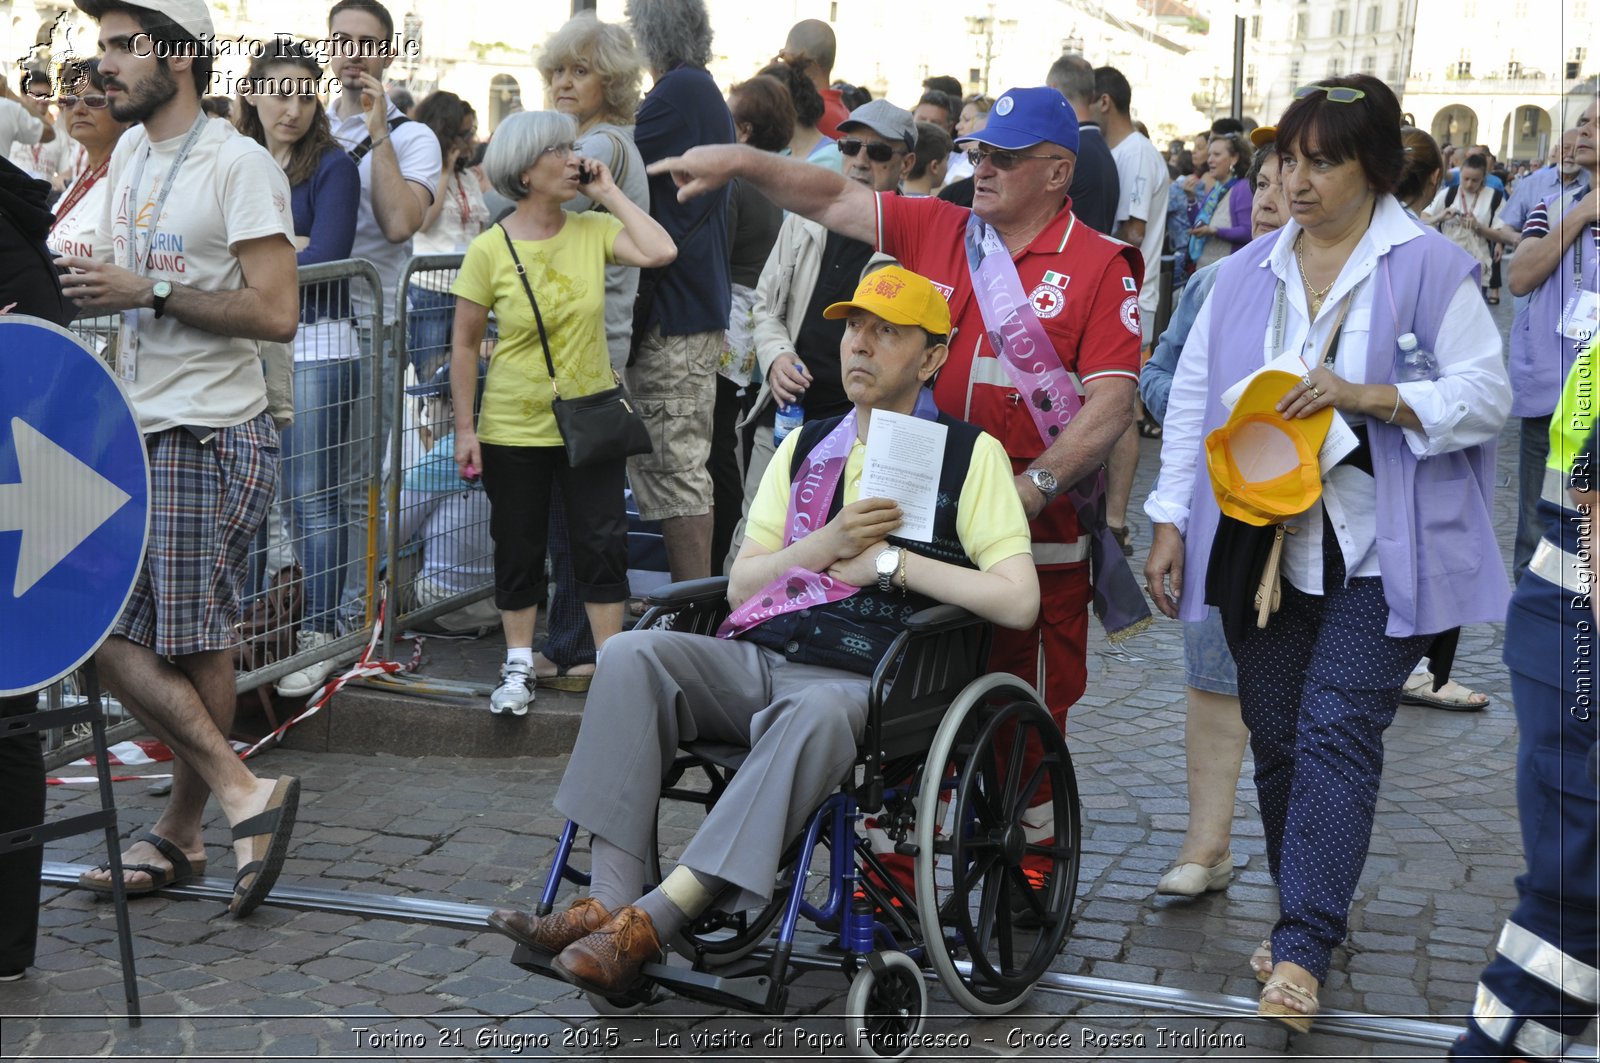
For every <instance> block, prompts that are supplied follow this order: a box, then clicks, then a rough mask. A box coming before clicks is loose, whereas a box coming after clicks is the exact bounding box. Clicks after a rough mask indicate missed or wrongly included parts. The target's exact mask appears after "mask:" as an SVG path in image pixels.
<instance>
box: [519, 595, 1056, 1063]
mask: <svg viewBox="0 0 1600 1063" xmlns="http://www.w3.org/2000/svg"><path fill="white" fill-rule="evenodd" d="M647 604H648V609H647V611H646V613H645V615H644V616H643V617H642V618H641V619H640V621H639V624H638V627H639V628H640V629H649V628H654V629H662V630H671V631H682V632H692V633H696V634H700V635H704V636H707V637H711V636H712V635H713V634H714V633H715V631H716V629H717V627H718V625H719V624H720V623H721V622H722V620H723V619H724V617H726V615H727V612H728V604H727V580H726V579H722V578H712V579H702V580H691V581H687V582H683V583H676V584H671V585H669V586H667V587H664V588H662V589H661V590H659V591H657V592H656V593H655V594H654V595H652V596H651V598H650V599H648V602H647ZM990 638H991V631H990V628H989V626H988V624H987V623H985V622H984V621H981V620H979V619H978V618H976V617H974V616H973V615H972V614H970V613H968V612H967V611H966V610H964V609H960V608H958V607H955V606H949V605H941V606H936V607H933V608H930V609H925V610H922V611H921V612H918V613H916V614H914V615H913V616H912V617H911V618H910V620H909V622H908V623H907V625H906V628H905V630H904V631H902V632H901V633H900V634H899V635H898V636H897V637H896V639H895V641H894V642H893V643H892V645H891V646H890V648H889V651H888V652H887V654H886V655H885V656H884V658H883V659H882V660H881V661H880V662H879V663H878V665H877V667H876V669H875V671H874V673H873V675H872V682H871V688H870V696H869V707H868V715H867V721H866V727H865V732H864V736H863V740H862V742H861V743H860V744H859V745H858V747H857V759H856V762H855V765H854V766H853V767H852V769H851V771H850V772H849V774H848V777H847V778H846V779H844V780H843V781H842V785H841V786H840V788H839V790H838V791H837V792H835V793H833V794H832V795H831V796H830V797H828V798H827V799H826V800H825V801H824V802H823V804H822V806H821V807H820V808H818V809H817V810H816V811H815V812H814V813H813V814H812V815H811V817H810V818H809V819H808V820H807V822H806V825H805V828H804V829H803V831H802V832H801V835H800V836H799V837H798V838H796V839H795V840H794V841H793V842H792V843H791V844H790V845H789V847H788V849H787V850H786V852H785V856H784V859H783V861H782V869H781V870H780V873H779V880H778V882H777V885H776V887H775V889H774V891H773V895H772V898H771V900H770V901H769V902H768V903H767V904H766V905H764V906H763V907H760V908H758V909H754V910H748V911H738V912H729V911H724V910H721V909H720V908H719V907H718V906H717V905H713V906H712V908H711V909H709V910H708V911H707V912H705V913H704V914H703V915H702V916H700V917H699V918H698V919H696V920H694V921H693V922H692V923H691V924H690V926H688V927H687V928H686V929H685V930H684V932H683V933H682V934H680V935H678V936H676V937H673V938H670V939H668V940H667V941H665V942H663V944H664V945H665V946H666V948H667V953H666V961H665V962H663V963H647V964H645V966H644V969H643V972H642V975H643V979H644V981H642V982H641V985H640V987H639V988H638V989H636V990H633V991H631V995H629V996H623V997H608V998H602V997H599V996H597V995H595V994H592V993H591V994H590V995H589V1000H590V1002H591V1003H592V1004H593V1005H594V1007H595V1009H596V1011H598V1012H600V1013H601V1014H608V1015H616V1014H627V1013H630V1012H632V1011H636V1010H638V1009H640V1008H642V1007H645V1006H648V1005H649V1004H651V1003H654V1002H656V1001H658V1000H660V999H662V998H663V996H664V995H665V994H666V993H671V994H675V995H677V996H680V997H684V998H688V999H691V1000H695V1001H699V1002H702V1003H707V1004H712V1005H716V1006H721V1007H728V1008H732V1009H735V1010H740V1011H747V1012H753V1013H756V1014H763V1015H770V1016H779V1017H781V1016H784V1015H786V1014H788V1011H787V1001H788V997H789V992H790V987H791V984H792V983H793V982H794V981H795V979H797V978H798V977H800V976H801V975H802V974H804V973H806V972H808V971H820V970H838V971H841V972H842V973H843V974H844V975H845V977H846V978H847V979H848V981H849V989H848V993H847V995H846V999H845V1030H844V1034H843V1036H842V1037H841V1038H839V1039H838V1040H837V1041H836V1043H838V1044H841V1045H842V1046H843V1047H845V1048H846V1049H848V1050H849V1051H850V1052H852V1053H854V1054H857V1055H863V1056H869V1057H877V1058H902V1057H904V1056H905V1055H907V1054H910V1053H911V1052H913V1051H915V1050H916V1049H917V1048H919V1047H927V1046H928V1045H929V1043H930V1042H929V1041H928V1039H927V1038H925V1037H924V1035H923V1033H922V1028H923V1023H924V1019H925V1017H926V1015H927V1009H928V990H927V979H926V977H925V971H926V970H928V969H931V970H932V971H933V972H935V973H936V974H937V975H938V978H939V981H940V983H941V984H942V985H943V986H944V988H945V991H946V992H947V993H949V995H950V996H951V997H952V998H953V999H954V1000H955V1001H956V1003H958V1004H960V1005H961V1006H962V1007H963V1008H965V1009H966V1010H967V1011H969V1012H971V1013H973V1014H978V1015H1000V1014H1004V1013H1006V1012H1008V1011H1010V1010H1012V1009H1014V1008H1016V1007H1017V1006H1018V1005H1019V1004H1021V1003H1022V1002H1023V1001H1024V1000H1025V999H1027V997H1028V996H1029V994H1030V993H1031V992H1032V990H1033V987H1034V986H1035V984H1036V983H1037V982H1038V980H1039V979H1040V977H1041V976H1042V975H1043V974H1044V973H1045V972H1046V971H1047V970H1048V969H1049V967H1050V965H1051V964H1052V963H1053V962H1054V960H1055V958H1056V956H1057V955H1058V954H1059V953H1060V951H1061V948H1062V946H1063V944H1064V942H1065V940H1066V936H1067V933H1068V931H1069V928H1070V920H1071V911H1072V904H1073V900H1074V897H1075V895H1076V892H1077V884H1078V865H1079V852H1080V851H1079V838H1080V830H1081V821H1080V817H1079V807H1078V792H1077V781H1076V776H1075V775H1074V773H1073V769H1072V759H1071V756H1070V755H1069V753H1068V751H1067V746H1066V741H1065V739H1064V738H1063V736H1062V734H1061V731H1060V729H1059V728H1058V727H1057V726H1056V723H1055V721H1054V720H1053V719H1052V718H1051V716H1050V714H1049V712H1048V711H1047V709H1046V708H1045V706H1044V704H1043V703H1042V702H1041V700H1040V698H1039V695H1038V694H1037V693H1036V692H1035V691H1034V689H1033V688H1032V687H1031V686H1029V685H1028V684H1027V683H1025V682H1023V681H1022V680H1020V679H1018V678H1016V677H1015V676H1012V675H1009V674H1000V673H996V674H989V675H985V674H983V668H984V665H985V662H986V661H987V659H988V654H989V643H990ZM747 752H748V750H747V749H745V748H743V747H737V746H729V745H723V744H718V743H710V742H689V743H685V744H684V745H683V746H682V747H681V748H680V751H679V755H678V756H677V757H676V759H675V760H674V762H673V764H672V766H671V768H670V769H669V770H668V771H667V773H666V777H665V779H664V780H663V785H662V794H661V805H660V806H659V811H658V816H657V825H656V835H657V845H656V846H655V850H656V851H655V853H654V859H653V860H647V861H646V863H647V868H646V870H647V872H648V873H649V875H650V876H651V877H652V880H653V881H655V882H659V881H661V878H662V877H663V875H664V873H665V872H666V871H668V870H670V867H671V865H670V863H669V862H668V860H669V858H668V856H667V855H666V854H664V853H662V852H661V850H662V849H663V844H662V843H663V840H664V839H663V834H670V833H672V825H671V823H670V821H669V822H667V823H666V824H665V825H664V823H663V813H665V812H666V810H667V809H668V808H669V805H668V802H683V803H684V804H685V807H686V808H687V809H688V810H689V812H690V813H691V814H692V811H693V810H694V809H696V808H699V809H709V808H710V807H711V806H712V805H713V804H715V803H716V801H717V799H718V797H719V796H720V795H721V793H722V791H723V789H724V788H725V787H726V785H727V781H728V780H729V779H730V778H731V777H732V775H733V773H734V772H736V771H737V770H738V768H739V765H740V763H741V762H742V761H743V759H744V757H745V755H746V753H747ZM701 777H703V778H704V784H703V785H699V784H696V785H691V784H690V781H691V779H699V778H701ZM1044 786H1048V787H1049V798H1048V802H1047V803H1044V804H1042V805H1040V806H1038V807H1035V808H1032V809H1030V807H1029V806H1030V805H1033V804H1034V802H1035V799H1036V797H1037V795H1038V794H1039V793H1040V792H1041V788H1042V787H1044ZM1045 809H1048V811H1049V812H1050V813H1051V814H1052V817H1053V818H1052V819H1049V820H1044V821H1043V822H1044V823H1046V824H1050V823H1053V828H1052V827H1050V826H1048V825H1047V826H1045V827H1043V828H1042V830H1043V832H1045V833H1048V834H1049V837H1048V838H1046V839H1044V840H1033V839H1031V838H1030V834H1033V835H1037V834H1039V833H1041V827H1039V826H1038V825H1037V824H1035V825H1033V826H1030V824H1029V823H1028V822H1027V820H1028V819H1029V818H1032V819H1034V820H1035V821H1039V820H1041V818H1042V817H1041V816H1040V813H1041V811H1042V810H1045ZM869 815H870V816H873V817H874V818H875V820H876V828H875V829H874V830H873V831H871V832H864V831H862V830H858V829H857V828H858V823H859V822H860V821H861V820H863V818H865V817H867V816H869ZM577 835H578V827H577V825H576V824H574V823H572V822H570V821H569V822H568V823H567V824H566V826H565V829H564V830H563V831H562V833H561V836H560V839H559V841H558V843H557V846H556V851H555V855H554V858H553V864H552V866H551V868H550V871H549V874H548V877H547V879H546V882H545V885H544V889H543V892H542V894H541V896H540V899H539V903H538V905H537V908H536V913H537V914H538V915H540V916H543V915H547V914H549V913H550V912H551V911H553V910H554V908H555V904H556V900H557V896H558V894H559V892H560V890H561V887H562V884H563V883H564V882H570V883H574V884H577V885H578V886H580V887H581V886H586V885H588V875H587V874H586V873H584V872H582V871H581V870H579V869H577V868H575V867H574V866H573V860H572V858H573V855H574V849H575V845H576V842H577ZM886 847H887V848H886ZM666 848H668V849H671V848H673V846H672V845H671V844H668V845H666ZM818 857H820V858H821V860H820V861H819V860H818V859H817V858H818ZM814 862H821V863H823V864H824V865H825V870H822V871H815V870H813V863H814ZM907 863H909V864H910V866H911V871H912V875H911V876H909V877H911V878H912V879H913V882H912V884H907V883H906V882H905V881H904V879H905V878H906V877H908V876H907V875H906V874H905V870H904V869H905V865H906V864H907ZM802 917H804V918H805V919H806V920H807V921H808V922H809V923H810V924H811V925H812V926H813V927H814V928H816V930H817V931H818V932H817V933H814V934H807V935H806V937H805V938H804V940H802V941H801V942H800V944H801V946H802V947H800V948H797V947H796V945H797V934H798V931H799V926H800V920H801V919H802ZM816 941H820V944H818V945H815V947H812V943H813V942H816ZM551 958H552V957H549V956H547V955H543V954H540V953H539V952H537V951H535V950H533V949H529V948H527V947H525V946H522V945H518V946H517V949H516V951H515V953H514V954H513V956H512V962H513V963H515V964H516V965H517V966H519V967H521V968H523V969H524V970H527V971H530V972H534V973H542V974H546V975H549V976H551V977H555V975H554V973H553V968H552V966H551V963H550V960H551Z"/></svg>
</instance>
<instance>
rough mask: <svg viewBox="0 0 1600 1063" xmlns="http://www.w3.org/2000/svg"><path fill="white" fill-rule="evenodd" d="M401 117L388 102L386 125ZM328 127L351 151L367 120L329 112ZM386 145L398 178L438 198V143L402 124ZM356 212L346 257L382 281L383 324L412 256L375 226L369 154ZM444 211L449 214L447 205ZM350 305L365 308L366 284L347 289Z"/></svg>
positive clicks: (425, 131) (418, 126)
mask: <svg viewBox="0 0 1600 1063" xmlns="http://www.w3.org/2000/svg"><path fill="white" fill-rule="evenodd" d="M403 117H405V116H404V115H403V114H401V113H400V108H398V107H396V106H395V105H394V103H393V102H391V103H390V104H389V121H391V122H392V121H394V120H395V119H396V118H403ZM328 123H329V124H330V125H331V126H332V127H333V136H334V139H336V140H338V142H339V144H340V146H341V147H343V148H344V149H345V150H346V151H352V150H354V149H355V147H356V146H357V145H358V144H360V143H361V142H362V141H363V140H366V139H367V120H366V118H365V117H364V116H363V115H362V113H361V112H359V111H357V112H356V113H355V114H353V115H351V116H350V117H349V118H340V117H339V114H338V112H337V111H336V110H334V109H333V108H332V107H330V108H328ZM389 143H390V144H393V145H394V153H395V157H396V158H398V159H399V160H400V176H401V177H403V178H405V179H406V180H407V181H415V182H416V183H417V184H419V185H421V186H422V187H423V188H426V189H427V190H428V194H429V195H430V196H432V195H437V194H438V191H439V190H438V188H437V187H436V186H437V185H438V181H439V170H440V168H441V167H442V166H443V165H444V157H443V156H442V155H441V154H440V153H439V138H438V137H436V136H434V135H433V130H431V129H429V128H428V127H427V126H425V125H423V124H422V123H421V122H405V123H402V124H401V125H397V126H395V127H394V128H393V129H392V130H390V132H389ZM358 172H359V173H360V174H361V209H360V212H359V213H357V215H356V241H355V245H354V246H353V247H352V248H351V249H350V257H351V258H364V259H366V260H367V261H368V262H371V263H372V265H373V267H374V268H376V269H377V271H378V278H379V279H380V280H381V281H382V282H383V299H384V319H385V320H388V319H389V315H391V314H393V313H394V291H395V288H396V286H397V285H399V283H400V273H401V270H403V269H404V268H405V264H406V259H408V258H410V257H411V241H410V240H409V239H408V240H402V241H400V242H399V243H398V244H391V243H390V242H389V241H388V240H387V239H386V238H385V237H384V235H383V230H382V229H380V228H379V227H378V219H377V216H376V215H374V214H373V213H372V152H370V151H369V152H367V153H366V154H365V155H364V156H362V158H361V163H360V166H359V169H358ZM445 209H446V210H448V209H450V208H449V206H448V205H447V206H446V207H445ZM350 293H351V296H352V301H353V302H354V303H355V304H356V309H357V311H358V312H364V311H365V310H367V309H368V308H367V307H366V306H365V305H364V304H365V302H366V285H363V284H353V285H351V286H350Z"/></svg>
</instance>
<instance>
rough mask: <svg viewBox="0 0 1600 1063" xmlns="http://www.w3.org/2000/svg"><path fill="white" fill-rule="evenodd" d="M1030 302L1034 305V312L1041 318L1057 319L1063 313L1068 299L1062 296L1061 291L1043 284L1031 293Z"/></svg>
mask: <svg viewBox="0 0 1600 1063" xmlns="http://www.w3.org/2000/svg"><path fill="white" fill-rule="evenodd" d="M1028 302H1029V303H1031V304H1032V305H1033V312H1034V313H1036V314H1038V315H1039V316H1040V317H1055V316H1056V315H1057V314H1059V313H1061V308H1062V306H1063V305H1065V303H1066V299H1065V297H1064V296H1063V295H1062V294H1061V289H1059V288H1055V287H1052V286H1051V285H1048V284H1041V285H1039V286H1038V287H1036V288H1034V290H1033V291H1032V292H1031V293H1029V295H1028Z"/></svg>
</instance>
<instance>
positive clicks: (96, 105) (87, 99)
mask: <svg viewBox="0 0 1600 1063" xmlns="http://www.w3.org/2000/svg"><path fill="white" fill-rule="evenodd" d="M56 100H57V102H59V103H60V104H61V109H62V110H63V111H70V110H72V109H73V108H74V107H76V106H78V103H79V101H82V103H83V105H84V106H85V107H87V108H89V109H90V110H92V111H98V110H100V108H102V107H104V106H105V105H106V98H105V97H104V96H57V97H56Z"/></svg>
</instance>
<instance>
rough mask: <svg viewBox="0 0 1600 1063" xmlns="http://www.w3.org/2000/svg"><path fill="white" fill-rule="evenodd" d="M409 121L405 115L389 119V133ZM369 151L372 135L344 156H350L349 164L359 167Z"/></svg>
mask: <svg viewBox="0 0 1600 1063" xmlns="http://www.w3.org/2000/svg"><path fill="white" fill-rule="evenodd" d="M410 121H412V119H410V118H407V117H406V116H405V115H401V116H400V117H399V118H391V119H389V132H390V133H393V132H394V131H395V130H396V129H399V128H400V127H401V126H403V125H405V124H406V123H407V122H410ZM371 150H372V135H371V134H370V133H369V134H368V135H367V137H366V138H365V139H364V140H362V141H361V143H359V144H357V145H356V146H355V147H353V148H351V149H350V150H349V151H347V152H345V154H346V155H348V156H350V161H351V162H353V163H355V164H356V165H357V166H360V165H361V160H362V159H364V158H366V157H367V152H369V151H371Z"/></svg>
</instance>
